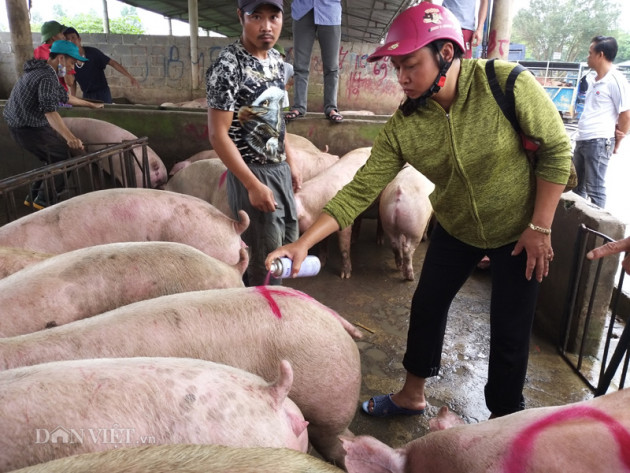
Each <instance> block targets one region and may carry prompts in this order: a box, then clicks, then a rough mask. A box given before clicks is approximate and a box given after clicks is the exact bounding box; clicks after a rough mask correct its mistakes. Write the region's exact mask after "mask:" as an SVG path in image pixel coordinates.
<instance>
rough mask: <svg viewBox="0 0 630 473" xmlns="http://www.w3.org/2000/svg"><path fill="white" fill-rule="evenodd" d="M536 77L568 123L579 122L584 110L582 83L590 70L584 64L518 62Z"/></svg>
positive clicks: (584, 91)
mask: <svg viewBox="0 0 630 473" xmlns="http://www.w3.org/2000/svg"><path fill="white" fill-rule="evenodd" d="M517 62H518V63H519V64H522V65H523V66H525V67H526V68H527V69H529V70H530V71H531V72H532V74H534V76H535V77H536V79H537V80H538V82H540V84H541V85H542V86H543V88H544V89H545V91H546V92H547V94H549V97H551V100H553V103H554V104H555V105H556V108H557V109H558V111H559V112H560V114H561V115H562V118H563V119H564V120H565V121H567V122H572V121H577V120H578V119H579V118H580V114H581V113H582V110H583V108H584V95H585V93H586V90H581V88H580V82H581V81H582V79H583V78H584V77H585V76H586V75H587V74H589V72H590V69H589V67H588V66H587V65H586V63H583V62H552V61H517Z"/></svg>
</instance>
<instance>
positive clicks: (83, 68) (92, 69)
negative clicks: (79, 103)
mask: <svg viewBox="0 0 630 473" xmlns="http://www.w3.org/2000/svg"><path fill="white" fill-rule="evenodd" d="M63 34H64V35H65V36H66V39H67V40H68V41H71V42H72V43H74V44H75V45H76V46H77V48H79V54H81V55H82V56H85V57H86V58H88V59H89V61H88V62H83V63H77V65H76V67H75V73H76V80H77V82H78V83H79V86H80V87H81V90H82V91H83V98H84V99H96V100H100V101H102V102H105V103H112V93H111V91H110V89H109V84H108V83H107V78H106V77H105V68H106V67H107V66H112V67H113V68H114V69H116V70H117V71H118V72H120V73H121V74H122V75H124V76H126V77H128V78H129V80H130V81H131V85H133V86H134V87H140V84H138V81H137V80H136V79H135V78H134V77H133V76H132V75H131V74H129V71H127V69H125V68H124V67H123V66H122V64H120V63H119V62H117V61H115V60H113V59H112V58H110V57H109V56H106V55H105V54H104V53H103V52H102V51H101V50H100V49H97V48H93V47H91V46H83V45H82V44H81V36H79V33H78V32H77V30H75V29H74V28H72V27H70V28H66V29H65V30H64V32H63Z"/></svg>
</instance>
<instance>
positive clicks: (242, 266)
mask: <svg viewBox="0 0 630 473" xmlns="http://www.w3.org/2000/svg"><path fill="white" fill-rule="evenodd" d="M248 264H249V253H248V252H247V250H246V249H245V248H241V249H240V250H239V252H238V263H236V266H235V267H236V270H237V271H238V272H239V273H240V274H241V276H242V275H243V274H244V273H245V270H247V265H248Z"/></svg>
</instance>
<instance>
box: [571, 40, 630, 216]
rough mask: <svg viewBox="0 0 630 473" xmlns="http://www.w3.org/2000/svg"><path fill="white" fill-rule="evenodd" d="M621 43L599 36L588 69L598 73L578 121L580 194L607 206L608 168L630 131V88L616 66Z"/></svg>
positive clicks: (591, 49)
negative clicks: (618, 44) (614, 63)
mask: <svg viewBox="0 0 630 473" xmlns="http://www.w3.org/2000/svg"><path fill="white" fill-rule="evenodd" d="M616 56H617V41H616V40H615V38H613V37H610V36H596V37H594V38H593V39H592V40H591V45H590V47H589V50H588V59H587V63H588V66H589V67H590V68H591V69H593V70H594V71H595V73H596V76H595V80H594V81H593V82H591V83H590V84H589V87H588V90H587V92H586V99H585V102H584V111H583V112H582V115H581V116H580V121H579V122H578V135H577V138H576V143H575V151H574V152H573V163H574V164H575V170H576V171H577V175H578V185H577V187H576V188H575V189H574V190H573V192H575V193H576V194H578V195H580V196H582V197H584V198H585V199H586V198H590V200H591V202H592V203H593V204H595V205H598V206H599V207H602V208H603V207H604V206H605V205H606V185H605V180H606V169H607V168H608V161H609V160H610V157H611V155H612V154H613V152H616V151H617V148H618V147H619V142H620V141H621V139H623V137H624V136H625V135H626V133H628V130H630V86H629V85H628V81H627V80H626V78H625V77H624V76H623V74H621V73H620V72H619V71H618V70H617V69H616V68H615V66H614V65H613V61H614V60H615V57H616Z"/></svg>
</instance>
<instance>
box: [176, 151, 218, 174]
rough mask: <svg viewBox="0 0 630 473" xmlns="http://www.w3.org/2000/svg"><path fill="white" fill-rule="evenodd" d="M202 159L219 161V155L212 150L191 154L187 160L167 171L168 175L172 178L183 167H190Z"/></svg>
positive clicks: (177, 163) (179, 162)
mask: <svg viewBox="0 0 630 473" xmlns="http://www.w3.org/2000/svg"><path fill="white" fill-rule="evenodd" d="M203 159H219V155H218V154H217V152H216V151H215V150H213V149H205V150H203V151H199V152H198V153H195V154H193V155H192V156H191V157H190V158H188V159H185V160H183V161H178V162H176V163H175V164H174V165H173V167H172V168H171V170H170V171H169V173H168V175H169V176H171V177H172V176H174V175H175V174H177V173H178V172H179V171H181V170H182V169H184V168H185V167H187V166H190V165H191V164H192V163H195V162H197V161H201V160H203Z"/></svg>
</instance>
